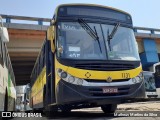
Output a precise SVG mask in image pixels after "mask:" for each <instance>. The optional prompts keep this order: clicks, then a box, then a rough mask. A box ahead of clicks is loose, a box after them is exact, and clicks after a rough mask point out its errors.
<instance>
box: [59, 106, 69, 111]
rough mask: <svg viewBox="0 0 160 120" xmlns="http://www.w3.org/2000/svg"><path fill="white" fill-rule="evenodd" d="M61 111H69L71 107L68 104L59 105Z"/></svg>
mask: <svg viewBox="0 0 160 120" xmlns="http://www.w3.org/2000/svg"><path fill="white" fill-rule="evenodd" d="M60 109H61V111H62V112H71V108H70V107H69V106H60Z"/></svg>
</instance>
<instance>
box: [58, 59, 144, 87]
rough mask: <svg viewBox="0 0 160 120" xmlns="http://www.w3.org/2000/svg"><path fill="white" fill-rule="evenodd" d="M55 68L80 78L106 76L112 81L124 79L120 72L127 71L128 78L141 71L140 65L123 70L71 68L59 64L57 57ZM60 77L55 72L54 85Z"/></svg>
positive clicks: (102, 77)
mask: <svg viewBox="0 0 160 120" xmlns="http://www.w3.org/2000/svg"><path fill="white" fill-rule="evenodd" d="M55 67H56V68H55V69H56V72H57V69H59V68H60V69H62V70H63V71H66V72H67V73H69V74H70V75H72V76H74V77H77V78H82V79H93V80H94V79H95V80H106V79H107V78H108V77H112V79H113V81H114V80H122V79H124V78H123V77H122V73H129V74H130V78H134V77H136V76H137V75H139V74H140V72H142V66H141V65H140V66H139V67H137V68H135V69H132V70H123V71H95V70H84V69H78V68H73V67H68V66H65V65H62V64H60V63H59V62H58V61H57V59H55ZM87 72H88V73H90V74H91V76H90V77H89V78H87V77H86V76H85V74H86V73H87ZM59 80H60V78H59V77H58V74H57V73H56V85H57V84H58V82H59Z"/></svg>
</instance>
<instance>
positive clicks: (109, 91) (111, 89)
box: [103, 87, 118, 93]
mask: <svg viewBox="0 0 160 120" xmlns="http://www.w3.org/2000/svg"><path fill="white" fill-rule="evenodd" d="M103 93H118V89H117V88H116V87H108V88H103Z"/></svg>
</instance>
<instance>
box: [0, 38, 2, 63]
mask: <svg viewBox="0 0 160 120" xmlns="http://www.w3.org/2000/svg"><path fill="white" fill-rule="evenodd" d="M2 53H3V50H2V41H1V40H0V64H1V65H3V55H2Z"/></svg>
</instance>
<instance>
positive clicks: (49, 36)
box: [47, 26, 55, 52]
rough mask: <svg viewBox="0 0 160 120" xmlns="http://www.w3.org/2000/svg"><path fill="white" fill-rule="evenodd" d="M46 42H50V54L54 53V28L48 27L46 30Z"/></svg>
mask: <svg viewBox="0 0 160 120" xmlns="http://www.w3.org/2000/svg"><path fill="white" fill-rule="evenodd" d="M47 40H50V41H51V50H52V52H54V51H55V44H54V40H55V31H54V26H49V27H48V29H47Z"/></svg>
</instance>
